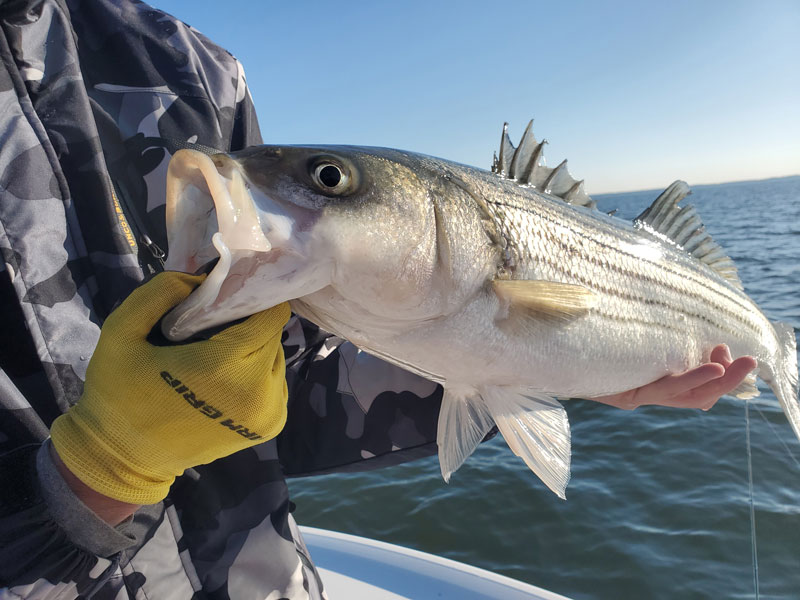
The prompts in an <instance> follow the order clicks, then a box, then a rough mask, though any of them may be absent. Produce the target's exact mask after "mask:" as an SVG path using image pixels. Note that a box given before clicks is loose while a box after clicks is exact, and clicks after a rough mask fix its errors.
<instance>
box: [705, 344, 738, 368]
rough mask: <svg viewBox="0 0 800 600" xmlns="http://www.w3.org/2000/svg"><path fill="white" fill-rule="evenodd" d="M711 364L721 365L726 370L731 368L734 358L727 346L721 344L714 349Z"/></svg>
mask: <svg viewBox="0 0 800 600" xmlns="http://www.w3.org/2000/svg"><path fill="white" fill-rule="evenodd" d="M709 362H715V363H719V364H721V365H722V366H723V367H725V368H726V369H727V368H728V367H729V366H730V364H731V363H732V362H733V358H732V357H731V351H730V349H729V348H728V346H726V345H725V344H720V345H719V346H715V347H714V349H713V350H712V351H711V358H710V359H709Z"/></svg>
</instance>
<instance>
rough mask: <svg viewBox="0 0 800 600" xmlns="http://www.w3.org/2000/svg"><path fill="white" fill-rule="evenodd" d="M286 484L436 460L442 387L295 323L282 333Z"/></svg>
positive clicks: (300, 321) (312, 327) (282, 443)
mask: <svg viewBox="0 0 800 600" xmlns="http://www.w3.org/2000/svg"><path fill="white" fill-rule="evenodd" d="M284 351H285V354H286V359H287V369H286V375H287V381H288V384H289V411H288V419H287V422H286V426H285V428H284V430H283V432H282V433H281V434H280V436H279V437H278V452H279V455H280V457H281V464H282V466H283V468H284V472H285V473H286V474H287V476H301V475H308V474H312V473H325V472H346V471H360V470H367V469H373V468H377V467H383V466H387V465H391V464H398V463H401V462H406V461H409V460H413V459H416V458H421V457H424V456H429V455H431V454H434V453H436V451H437V447H436V426H437V421H438V417H439V407H440V405H441V399H442V388H441V386H439V385H437V384H435V383H433V382H431V381H428V380H426V379H424V378H422V377H420V376H418V375H414V374H413V373H409V372H408V371H405V370H403V369H401V368H399V367H396V366H394V365H391V364H389V363H387V362H385V361H383V360H380V359H378V358H375V357H374V356H371V355H370V354H367V353H366V352H363V351H361V350H359V349H357V348H356V347H355V346H354V345H353V344H351V343H349V342H346V341H344V340H342V339H341V338H338V337H335V336H332V335H330V334H327V333H325V332H324V331H321V330H320V329H319V328H318V327H316V326H315V325H313V324H312V323H309V322H308V321H305V320H303V319H299V318H298V317H293V318H292V320H290V321H289V324H288V325H287V327H286V329H285V331H284Z"/></svg>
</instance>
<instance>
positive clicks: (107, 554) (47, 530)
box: [0, 441, 135, 600]
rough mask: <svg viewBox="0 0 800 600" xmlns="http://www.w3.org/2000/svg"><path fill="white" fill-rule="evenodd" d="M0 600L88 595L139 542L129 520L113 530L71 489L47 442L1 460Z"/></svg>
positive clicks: (7, 455) (25, 448)
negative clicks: (123, 553)
mask: <svg viewBox="0 0 800 600" xmlns="http://www.w3.org/2000/svg"><path fill="white" fill-rule="evenodd" d="M0 489H3V490H5V491H6V492H5V493H4V497H3V505H2V509H0V599H4V598H14V599H17V600H18V599H19V598H30V599H38V598H48V599H50V598H76V597H78V596H89V595H90V594H91V593H92V592H93V591H94V590H96V589H98V588H99V587H101V586H103V585H105V584H106V583H107V582H108V581H109V579H110V578H111V576H112V575H114V574H115V573H116V572H117V571H118V560H117V555H118V553H119V552H120V551H121V550H123V549H124V548H127V547H129V546H131V545H133V544H134V543H135V539H134V538H133V536H131V535H129V534H127V532H126V529H127V527H128V522H126V523H125V524H123V525H121V526H119V527H116V528H115V527H111V526H110V525H108V524H106V523H105V522H104V521H102V520H100V519H99V518H98V517H97V516H96V515H95V514H94V513H93V512H92V511H91V510H90V509H89V508H88V507H86V506H85V505H84V504H83V503H82V502H81V501H80V500H79V499H78V498H77V497H76V496H75V495H74V494H73V493H72V491H71V490H70V488H69V487H68V486H67V484H66V483H65V482H64V480H63V479H62V478H61V475H60V474H59V473H58V470H57V469H56V467H55V465H54V463H53V462H52V460H51V458H50V451H49V441H47V442H45V443H44V444H43V445H37V444H31V445H26V446H22V447H20V448H17V449H16V450H13V451H11V452H9V453H7V454H4V455H2V456H0Z"/></svg>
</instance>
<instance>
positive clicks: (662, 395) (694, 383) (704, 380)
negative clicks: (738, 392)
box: [636, 362, 725, 406]
mask: <svg viewBox="0 0 800 600" xmlns="http://www.w3.org/2000/svg"><path fill="white" fill-rule="evenodd" d="M724 375H725V367H723V366H722V365H721V364H718V363H716V362H713V363H706V364H703V365H700V366H699V367H695V368H694V369H691V370H689V371H686V372H685V373H680V374H677V375H667V376H666V377H662V378H661V379H659V380H657V381H654V382H653V383H649V384H647V385H645V386H643V387H641V388H640V389H639V391H638V393H637V394H636V401H637V404H638V405H639V406H643V405H646V404H661V405H663V406H678V404H673V403H672V401H673V399H674V398H677V397H680V396H682V395H683V394H685V393H686V392H688V391H690V390H693V389H695V388H698V387H701V386H703V385H707V384H708V383H709V382H712V381H714V380H716V379H719V378H721V377H723V376H724Z"/></svg>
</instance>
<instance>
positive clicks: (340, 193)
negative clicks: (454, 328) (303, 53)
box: [164, 146, 440, 340]
mask: <svg viewBox="0 0 800 600" xmlns="http://www.w3.org/2000/svg"><path fill="white" fill-rule="evenodd" d="M404 157H405V158H407V155H405V154H403V153H399V152H397V151H390V150H385V151H382V152H379V151H377V149H361V148H358V147H347V146H330V147H324V146H317V147H312V146H281V147H278V146H257V147H253V148H250V149H247V150H244V151H241V152H238V153H232V154H218V155H214V156H207V155H205V154H202V153H199V152H195V151H190V150H181V151H179V152H177V153H176V154H175V156H174V157H173V159H172V161H171V163H170V166H169V172H168V181H167V231H168V242H169V256H168V260H167V264H166V268H168V269H172V270H179V271H185V272H197V271H198V270H201V269H203V268H204V267H205V268H206V269H207V266H208V265H210V264H214V261H216V264H214V266H213V268H212V269H211V271H210V273H209V275H208V277H207V278H206V280H205V281H204V282H203V284H201V286H200V287H199V288H198V289H197V290H196V291H195V292H193V294H192V295H191V296H190V297H189V298H188V299H187V300H186V301H184V303H182V304H181V305H179V306H178V307H177V308H176V309H175V310H174V311H172V313H170V315H168V317H167V318H166V319H165V320H164V331H165V333H166V334H167V335H168V337H170V338H171V339H175V340H178V339H184V338H186V337H189V336H190V335H192V334H193V333H195V332H197V331H200V330H203V329H207V328H209V327H212V326H215V325H219V324H222V323H226V322H230V321H233V320H235V319H238V318H240V317H243V316H246V315H250V314H253V313H255V312H258V311H260V310H263V309H266V308H269V307H271V306H274V305H276V304H279V303H280V302H283V301H287V300H296V299H308V298H310V297H312V296H313V297H314V298H316V300H317V303H318V304H319V306H317V311H318V312H319V311H322V312H325V313H330V314H332V315H333V314H335V313H340V312H342V311H344V312H349V313H359V311H361V312H364V313H365V314H364V315H362V316H364V317H365V318H367V317H371V318H374V319H375V320H377V321H381V320H384V321H385V320H386V319H387V318H388V319H399V320H403V319H408V320H414V319H415V318H416V316H419V315H420V314H422V313H424V314H425V315H427V314H428V313H431V312H436V307H435V306H432V304H435V303H436V300H435V298H436V297H439V296H440V295H439V294H435V293H434V294H431V291H432V289H433V288H436V282H437V278H436V274H437V273H436V270H437V243H436V238H437V233H436V216H435V214H434V213H435V211H434V208H433V204H432V201H431V197H430V195H431V192H430V186H429V185H426V182H425V181H424V178H422V177H421V176H420V174H419V172H418V171H417V170H415V168H414V165H413V164H410V163H409V161H408V160H403V158H404ZM307 304H309V303H308V302H307ZM311 304H313V302H311ZM323 305H324V306H323ZM293 306H294V305H293ZM350 317H352V318H356V315H355V314H351V315H350ZM318 320H319V319H318ZM322 320H324V319H322Z"/></svg>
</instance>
